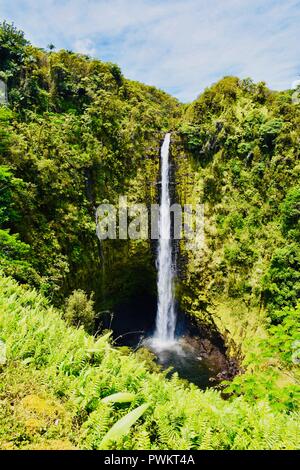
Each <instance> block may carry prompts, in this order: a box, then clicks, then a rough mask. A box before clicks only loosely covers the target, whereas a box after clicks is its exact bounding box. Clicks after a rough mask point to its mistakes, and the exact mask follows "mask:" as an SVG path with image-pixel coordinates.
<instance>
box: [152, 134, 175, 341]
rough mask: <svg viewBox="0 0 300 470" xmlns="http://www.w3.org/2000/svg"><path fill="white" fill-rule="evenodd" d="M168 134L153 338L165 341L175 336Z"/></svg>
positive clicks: (164, 150) (163, 149) (163, 164)
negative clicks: (156, 305)
mask: <svg viewBox="0 0 300 470" xmlns="http://www.w3.org/2000/svg"><path fill="white" fill-rule="evenodd" d="M170 137H171V136H170V134H169V133H168V134H166V136H165V139H164V142H163V145H162V147H161V200H160V208H159V245H158V255H157V268H158V278H157V290H158V307H157V316H156V328H155V333H154V340H156V341H158V342H161V343H166V342H173V341H174V340H175V326H176V314H175V304H174V295H173V276H174V272H173V266H172V244H171V216H170V190H169V147H170Z"/></svg>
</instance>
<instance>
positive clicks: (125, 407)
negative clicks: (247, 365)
mask: <svg viewBox="0 0 300 470" xmlns="http://www.w3.org/2000/svg"><path fill="white" fill-rule="evenodd" d="M0 308H1V317H0V328H1V339H2V342H4V343H5V345H6V357H7V360H6V363H5V364H4V365H2V366H0V367H1V385H0V400H1V411H0V413H1V415H0V416H1V427H0V447H1V448H2V449H40V448H45V449H55V448H59V449H60V448H63V449H70V448H81V449H100V448H110V449H153V450H156V449H296V448H299V444H300V441H299V439H300V438H299V436H300V434H299V414H298V413H295V412H289V413H286V412H282V411H281V412H280V411H278V410H277V409H276V407H274V409H272V408H271V407H270V404H269V403H268V400H267V398H266V397H260V398H259V399H257V400H253V399H251V397H250V399H248V397H247V396H245V397H242V396H241V397H239V398H231V399H228V400H226V401H225V400H224V399H222V398H221V395H220V392H217V391H215V390H212V389H211V390H206V391H205V392H203V391H201V390H199V389H198V388H197V387H196V386H194V385H188V384H186V382H185V383H184V382H182V381H181V380H180V379H179V378H178V377H176V375H175V376H173V378H172V379H171V380H167V379H166V378H165V373H158V372H156V373H153V372H149V371H148V366H147V363H146V362H145V361H141V360H140V359H139V358H138V357H136V355H135V354H134V353H129V354H128V353H127V354H124V352H122V348H120V349H117V348H114V347H112V346H111V344H110V341H109V337H110V334H109V333H108V334H106V335H104V336H100V337H99V338H96V339H95V338H93V337H92V336H89V335H87V334H86V333H85V332H84V330H83V328H82V327H81V328H79V329H75V328H72V327H67V326H66V324H65V322H64V321H63V320H62V318H61V315H60V313H59V312H58V311H56V310H55V309H54V308H53V307H52V306H50V305H49V303H48V302H47V301H46V300H45V298H43V297H42V296H41V295H40V294H38V293H37V292H34V291H32V290H28V289H27V288H24V287H21V286H18V285H17V284H16V282H15V281H13V280H11V279H8V278H6V279H5V278H2V279H1V281H0ZM274 346H275V344H274ZM125 393H126V395H125ZM113 394H119V395H118V396H116V395H115V396H114V395H113ZM129 394H130V395H129ZM128 395H129V396H128ZM103 398H106V399H103Z"/></svg>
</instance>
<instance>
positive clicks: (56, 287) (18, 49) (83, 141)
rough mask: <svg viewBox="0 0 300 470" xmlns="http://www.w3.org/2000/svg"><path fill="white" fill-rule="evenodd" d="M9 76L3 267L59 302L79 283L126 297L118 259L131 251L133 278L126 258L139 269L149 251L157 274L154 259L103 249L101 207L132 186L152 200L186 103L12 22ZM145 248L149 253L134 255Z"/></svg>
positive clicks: (4, 45) (2, 41) (2, 122)
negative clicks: (36, 42)
mask: <svg viewBox="0 0 300 470" xmlns="http://www.w3.org/2000/svg"><path fill="white" fill-rule="evenodd" d="M1 78H2V79H4V80H5V82H6V83H7V86H8V99H9V107H5V106H2V107H0V136H1V145H0V184H1V193H0V198H1V213H0V227H1V229H2V230H1V232H0V234H1V235H0V246H1V251H0V256H1V260H2V266H3V269H4V272H6V273H7V274H10V275H13V276H14V277H15V278H16V279H18V280H20V281H21V282H30V284H32V285H35V286H37V287H39V288H40V289H41V290H42V292H44V293H45V294H47V295H48V296H50V297H51V298H52V299H53V301H55V302H56V303H59V302H61V301H62V300H63V297H64V296H65V295H67V294H69V293H71V292H72V290H73V289H76V288H81V289H84V290H86V291H88V292H90V291H94V292H95V293H96V297H97V298H96V300H97V304H98V305H99V304H100V303H101V304H102V303H103V302H102V300H103V297H104V296H105V297H107V296H106V295H105V292H106V289H107V290H108V294H110V295H114V296H117V295H118V294H119V295H120V297H121V294H122V295H123V297H124V296H125V293H124V292H120V288H116V289H115V290H114V291H113V292H112V286H111V285H110V280H109V275H112V278H113V279H115V275H114V269H117V267H116V265H115V264H116V263H115V264H113V266H112V265H111V263H110V258H111V257H112V258H115V257H116V256H118V251H119V250H120V252H121V253H122V259H121V261H118V263H117V264H118V270H119V271H120V273H119V279H120V284H122V283H123V284H126V283H127V284H128V282H127V280H126V276H128V274H125V273H124V277H125V279H124V282H123V277H122V276H123V274H122V270H123V266H124V265H126V271H127V272H128V271H129V266H128V264H131V265H132V269H135V268H136V269H137V270H138V269H139V264H140V263H141V261H143V259H144V264H145V270H146V271H147V266H148V271H150V274H149V276H150V275H151V270H152V269H153V267H152V265H153V263H150V264H149V261H148V260H147V254H146V255H144V251H143V250H140V247H138V248H136V247H135V246H134V244H129V246H128V245H127V244H126V243H124V242H123V243H122V244H118V243H117V242H116V243H115V244H109V246H108V245H106V246H105V247H101V246H100V245H99V242H97V238H96V237H95V229H96V226H95V209H96V207H97V206H98V205H99V204H100V203H101V202H103V201H109V202H110V203H114V202H116V201H117V198H118V195H119V194H121V195H124V194H128V193H130V191H131V194H128V196H129V198H130V200H137V202H138V201H139V200H140V201H143V202H144V201H145V200H147V199H148V200H151V198H152V200H153V198H154V197H155V194H154V193H153V187H151V185H149V180H150V181H155V180H156V172H157V168H158V167H157V163H158V160H157V158H156V157H157V153H158V149H159V143H160V136H161V132H162V131H163V130H165V129H167V128H168V127H169V126H170V125H171V121H172V118H173V116H175V115H176V114H178V112H179V111H180V110H179V105H178V103H177V101H176V100H175V99H174V98H171V97H170V96H168V95H167V94H166V93H164V92H162V91H159V90H157V89H155V88H154V87H149V86H146V85H143V84H140V83H137V82H131V81H128V80H126V79H125V78H124V77H123V76H122V74H121V71H120V70H119V68H118V67H117V66H116V65H114V64H107V63H103V62H100V61H99V60H94V59H91V58H89V57H86V56H83V55H80V54H74V53H72V52H70V51H65V50H62V51H59V52H53V51H52V52H46V51H44V50H41V49H37V48H35V47H33V46H32V45H30V44H29V43H28V42H27V41H26V40H25V39H24V37H23V34H22V33H21V32H19V31H17V30H16V29H15V28H13V27H11V26H9V25H7V24H3V25H2V27H0V79H1ZM151 156H152V157H153V156H154V157H155V162H153V163H152V164H151V162H152V161H153V160H151ZM146 157H148V158H146ZM97 243H98V244H97ZM115 245H117V246H116V247H115ZM109 248H110V250H109V253H105V255H104V253H103V251H104V250H105V249H106V250H108V249H109ZM136 250H137V251H141V255H140V257H139V258H140V259H137V257H135V256H134V255H133V256H131V257H130V258H131V259H130V260H128V252H132V251H133V252H135V251H136ZM146 251H147V250H146ZM148 251H149V249H148ZM111 253H112V254H111ZM127 261H128V263H127ZM104 269H105V271H106V272H107V273H108V276H107V277H106V278H105V280H103V279H102V277H101V275H99V273H101V272H102V271H103V270H104ZM130 277H132V275H131V276H129V278H130ZM136 278H137V279H138V278H139V276H136ZM100 294H101V295H100ZM107 303H108V304H109V302H105V304H107ZM106 306H107V305H106Z"/></svg>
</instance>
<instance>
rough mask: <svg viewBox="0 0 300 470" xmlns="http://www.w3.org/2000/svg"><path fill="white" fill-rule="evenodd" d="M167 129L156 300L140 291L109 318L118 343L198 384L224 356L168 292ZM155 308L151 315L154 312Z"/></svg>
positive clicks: (208, 380) (206, 381) (171, 273)
mask: <svg viewBox="0 0 300 470" xmlns="http://www.w3.org/2000/svg"><path fill="white" fill-rule="evenodd" d="M170 137H171V136H170V133H167V134H166V136H165V138H164V141H163V144H162V147H161V152H160V156H161V159H160V168H161V170H160V174H161V180H160V211H159V238H158V246H157V258H156V268H157V299H153V298H149V297H147V296H145V295H143V292H140V293H139V294H140V295H137V296H136V297H135V299H133V301H132V302H131V303H130V305H127V306H126V305H124V304H123V305H122V307H121V310H122V315H121V316H122V317H123V318H124V319H126V325H125V322H124V321H123V322H122V321H120V320H118V318H120V317H118V315H116V317H115V318H114V320H113V322H112V325H111V327H112V329H113V331H114V335H115V338H117V344H120V345H128V346H131V347H133V348H139V347H146V348H148V349H149V350H150V351H151V352H153V353H154V354H155V356H156V360H157V363H158V364H160V365H161V366H162V368H163V369H168V375H169V376H170V375H172V373H174V372H177V373H178V375H179V376H180V377H181V378H183V379H186V380H188V381H190V382H192V383H194V384H196V385H198V386H199V387H201V388H206V387H207V386H209V385H212V384H214V383H216V381H217V380H216V376H217V375H218V374H219V373H222V372H223V371H224V370H226V367H227V363H226V356H225V355H224V352H222V351H221V349H220V348H218V346H216V345H215V344H213V343H212V342H211V341H210V340H209V339H208V338H207V337H206V336H205V335H203V334H201V332H199V331H198V329H197V328H196V327H195V325H192V324H191V322H190V320H189V319H188V318H187V316H186V315H184V314H183V312H177V309H176V302H175V296H174V293H173V285H174V278H175V275H176V266H175V265H174V259H173V258H174V256H173V255H174V253H173V244H172V239H171V215H170V206H171V198H170V181H169V180H170V162H169V147H170ZM155 309H156V317H154V316H153V314H154V313H155Z"/></svg>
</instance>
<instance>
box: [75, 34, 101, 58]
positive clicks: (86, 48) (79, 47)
mask: <svg viewBox="0 0 300 470" xmlns="http://www.w3.org/2000/svg"><path fill="white" fill-rule="evenodd" d="M73 49H74V51H75V52H80V53H81V54H86V55H90V56H94V55H96V54H97V49H96V48H95V45H94V43H93V41H91V40H90V39H89V38H82V39H76V41H75V42H74V47H73Z"/></svg>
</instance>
